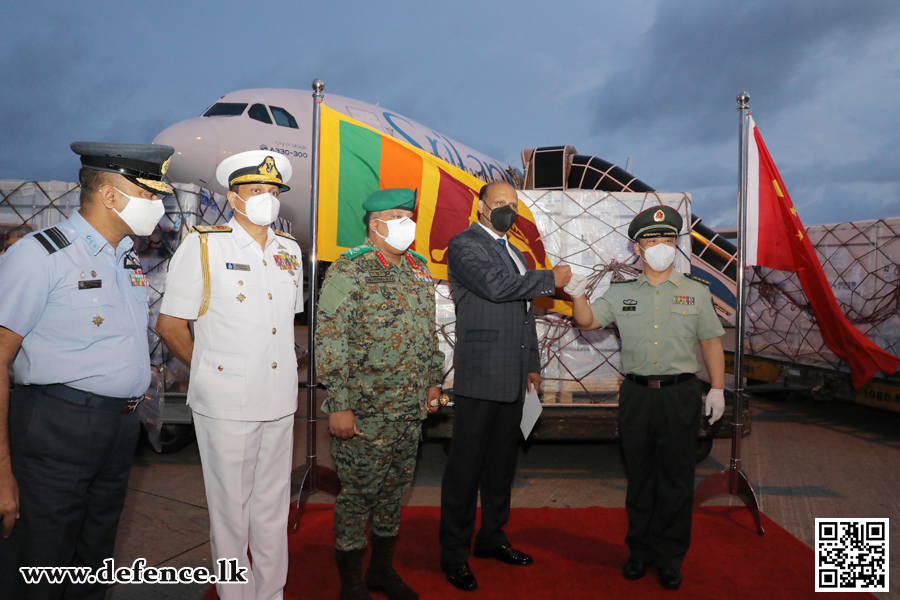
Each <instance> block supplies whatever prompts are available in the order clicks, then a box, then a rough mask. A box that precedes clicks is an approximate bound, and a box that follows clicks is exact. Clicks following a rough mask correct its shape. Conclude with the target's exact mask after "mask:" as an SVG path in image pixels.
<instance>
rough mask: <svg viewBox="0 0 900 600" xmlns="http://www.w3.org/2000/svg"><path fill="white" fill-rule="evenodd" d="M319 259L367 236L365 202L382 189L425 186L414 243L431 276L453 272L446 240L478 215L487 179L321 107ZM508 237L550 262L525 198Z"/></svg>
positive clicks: (540, 261) (540, 263) (532, 256)
mask: <svg viewBox="0 0 900 600" xmlns="http://www.w3.org/2000/svg"><path fill="white" fill-rule="evenodd" d="M319 148H320V152H321V160H320V164H319V221H318V231H319V234H318V240H317V241H318V258H319V260H324V261H329V262H331V261H334V260H336V259H337V257H338V256H339V255H340V254H341V252H344V251H345V250H347V249H348V248H352V247H354V246H358V245H360V244H362V243H363V241H364V240H365V239H366V231H365V227H364V226H363V221H362V219H363V215H364V214H365V212H364V211H363V209H362V203H363V201H365V199H366V198H367V197H368V196H369V194H371V193H372V192H374V191H376V190H379V189H387V188H397V187H405V188H410V189H414V190H415V189H418V190H419V205H418V207H417V209H416V215H415V216H414V219H415V221H416V241H415V243H414V245H413V249H415V250H416V251H417V252H419V253H420V254H422V255H423V256H425V257H426V258H427V259H428V262H429V267H430V269H431V275H432V277H434V278H436V279H447V246H448V244H449V242H450V238H452V237H453V236H454V235H456V234H457V233H459V232H461V231H463V230H464V229H466V228H467V227H468V226H469V224H470V223H472V222H474V221H475V220H476V219H477V214H476V200H477V199H478V190H480V189H481V186H482V185H484V182H483V181H481V180H480V179H478V178H477V177H474V176H472V175H469V174H468V173H466V172H465V171H463V170H461V169H458V168H456V167H454V166H452V165H450V164H448V163H446V162H444V161H442V160H441V159H439V158H437V157H435V156H433V155H431V154H429V153H428V152H425V151H424V150H421V149H419V148H416V147H414V146H412V145H411V144H407V143H405V142H401V141H400V140H397V139H394V138H392V137H390V136H387V135H384V134H382V133H381V132H379V131H377V130H375V129H373V128H371V127H369V126H367V125H364V124H363V123H360V122H359V121H356V120H354V119H351V118H350V117H347V116H345V115H343V114H341V113H339V112H337V111H335V110H332V109H330V108H328V107H327V106H324V105H323V106H322V121H321V138H320V145H319ZM509 239H510V241H511V242H512V243H513V244H514V245H515V246H516V247H517V248H519V250H521V251H522V253H523V254H525V257H526V258H527V259H528V265H529V267H530V268H532V269H549V268H550V267H551V265H550V262H549V261H548V259H547V254H546V252H545V251H544V244H543V243H542V242H541V236H540V233H538V229H537V226H536V225H535V222H534V216H532V214H531V211H530V210H528V207H527V206H525V205H524V204H523V203H521V202H520V203H519V218H518V219H516V223H515V225H514V226H513V228H512V229H511V230H510V232H509Z"/></svg>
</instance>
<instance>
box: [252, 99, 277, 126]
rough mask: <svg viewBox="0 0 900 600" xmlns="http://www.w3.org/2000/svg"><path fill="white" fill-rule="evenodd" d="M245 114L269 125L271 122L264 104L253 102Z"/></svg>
mask: <svg viewBox="0 0 900 600" xmlns="http://www.w3.org/2000/svg"><path fill="white" fill-rule="evenodd" d="M247 115H249V117H250V118H251V119H255V120H256V121H260V122H262V123H268V124H269V125H271V124H272V119H271V118H269V111H267V110H266V107H265V105H264V104H254V105H253V106H251V107H250V112H248V113H247Z"/></svg>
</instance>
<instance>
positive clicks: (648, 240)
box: [566, 206, 725, 589]
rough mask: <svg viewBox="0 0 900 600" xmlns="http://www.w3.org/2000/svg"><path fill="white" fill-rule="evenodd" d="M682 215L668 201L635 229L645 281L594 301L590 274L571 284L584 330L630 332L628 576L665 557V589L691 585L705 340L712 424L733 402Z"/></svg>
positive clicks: (622, 405)
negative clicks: (682, 260)
mask: <svg viewBox="0 0 900 600" xmlns="http://www.w3.org/2000/svg"><path fill="white" fill-rule="evenodd" d="M682 225H683V220H682V218H681V215H679V214H678V212H677V211H676V210H674V209H672V208H669V207H668V206H655V207H653V208H650V209H647V210H645V211H643V212H641V213H640V214H638V215H637V216H636V217H635V218H634V219H633V220H632V222H631V225H630V226H629V228H628V237H630V238H631V239H633V240H635V244H634V251H635V253H636V254H638V255H639V256H640V257H641V259H643V261H644V272H643V273H641V275H640V276H639V277H638V278H637V279H630V280H627V281H620V282H612V285H610V286H609V290H607V292H606V293H605V294H603V296H602V297H601V298H598V299H597V300H595V301H594V303H593V304H591V305H588V303H587V300H585V298H584V289H585V285H584V284H585V282H584V277H583V276H580V275H578V276H576V275H573V276H572V281H570V282H569V285H568V286H566V291H567V292H569V294H570V295H571V296H572V297H573V299H574V301H573V312H574V316H575V320H576V321H577V323H578V327H579V328H580V329H585V330H588V329H597V328H599V327H602V326H604V325H606V324H609V323H613V322H614V323H615V324H616V325H617V326H618V328H619V334H620V335H621V337H622V370H623V371H624V372H625V373H626V375H625V381H623V382H622V387H621V388H620V389H619V431H620V435H621V438H622V451H623V454H624V457H625V469H626V473H627V476H628V488H627V491H626V495H625V508H626V511H627V513H628V534H627V535H626V536H625V543H626V544H628V547H629V549H630V556H629V558H628V561H627V562H626V563H625V566H624V568H623V569H622V574H623V575H624V577H625V578H626V579H640V578H641V577H643V576H644V574H645V573H646V570H647V566H648V564H650V563H656V566H657V569H658V571H657V577H658V579H659V582H660V583H661V584H662V586H663V587H665V588H668V589H678V587H679V586H680V585H681V562H682V560H683V559H684V555H685V553H687V550H688V546H689V545H690V542H691V511H692V509H693V496H694V465H695V462H696V448H697V434H698V430H699V426H700V410H701V404H702V388H701V384H700V381H699V380H698V379H697V377H696V376H695V373H697V372H698V371H699V370H700V365H699V363H698V362H697V353H696V348H697V344H698V343H699V345H700V350H701V352H702V354H703V362H705V363H706V370H707V371H708V373H709V377H710V381H711V383H712V389H711V390H710V391H709V393H708V394H707V396H706V407H705V410H704V412H705V413H706V414H709V415H710V419H709V420H710V423H712V422H715V421H716V420H718V419H719V417H721V416H722V412H723V411H724V408H725V400H724V395H723V390H724V384H725V357H724V355H723V353H722V342H721V340H720V339H719V338H720V336H721V335H722V334H724V333H725V332H724V330H723V329H722V325H721V324H720V323H719V318H718V316H716V311H715V308H714V307H713V302H712V297H711V296H710V293H709V283H708V282H706V281H703V280H702V279H697V278H695V277H693V276H691V275H687V274H684V273H678V272H677V271H674V270H673V268H672V264H673V261H674V259H675V253H676V251H677V250H676V246H675V240H676V239H677V236H678V234H679V233H680V232H681V228H682Z"/></svg>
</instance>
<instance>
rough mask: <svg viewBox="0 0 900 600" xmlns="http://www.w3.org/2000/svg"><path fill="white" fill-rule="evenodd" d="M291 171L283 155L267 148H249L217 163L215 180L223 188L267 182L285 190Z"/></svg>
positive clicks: (287, 188) (289, 164)
mask: <svg viewBox="0 0 900 600" xmlns="http://www.w3.org/2000/svg"><path fill="white" fill-rule="evenodd" d="M291 171H292V169H291V163H290V161H289V160H288V159H287V158H286V157H285V156H283V155H281V154H278V153H277V152H271V151H269V150H250V151H248V152H241V153H240V154H235V155H234V156H229V157H228V158H226V159H225V160H223V161H222V162H221V163H219V166H218V168H217V169H216V180H217V181H218V182H219V184H221V186H222V187H224V188H225V189H228V188H229V187H230V186H232V185H244V184H247V183H268V184H271V185H277V186H278V187H279V188H280V189H281V191H282V192H286V191H288V190H289V189H291V188H289V187H288V186H286V185H285V182H287V180H288V179H290V178H291Z"/></svg>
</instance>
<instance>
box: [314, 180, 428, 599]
mask: <svg viewBox="0 0 900 600" xmlns="http://www.w3.org/2000/svg"><path fill="white" fill-rule="evenodd" d="M415 208H416V194H415V192H414V191H413V190H409V189H402V188H401V189H386V190H380V191H377V192H375V193H373V194H372V195H371V196H369V197H368V198H367V199H366V201H365V202H364V203H363V209H364V210H365V211H366V213H365V218H364V223H365V226H366V232H367V234H368V239H367V240H366V243H365V245H363V246H359V247H356V248H353V249H352V250H348V251H347V252H345V253H343V254H342V255H341V256H340V258H338V260H336V261H335V262H334V263H333V264H332V265H331V267H329V269H328V272H327V273H326V276H325V282H324V284H323V287H322V295H321V299H320V301H319V308H318V314H317V316H316V322H317V330H316V332H317V333H316V335H317V337H316V360H317V367H318V372H319V376H320V378H321V380H322V383H324V384H325V386H326V387H327V388H328V398H327V399H326V400H325V402H324V403H323V404H322V410H323V411H325V412H326V413H329V418H328V423H329V429H330V431H331V435H332V438H331V454H332V456H333V457H334V461H335V464H336V466H337V473H338V477H339V478H340V480H341V485H342V489H341V493H340V495H339V496H338V497H337V499H336V500H335V507H334V536H335V551H334V554H335V559H336V561H337V565H338V572H339V575H340V579H341V598H342V600H359V599H366V598H369V595H368V594H367V593H366V591H365V589H364V588H363V578H362V566H361V561H362V555H363V553H364V552H365V548H366V535H365V528H366V523H367V522H369V524H370V529H369V531H370V533H371V537H372V559H371V561H370V563H369V568H368V569H367V570H366V576H365V587H366V588H368V589H370V590H373V591H382V592H385V593H386V594H387V595H388V598H390V599H391V600H414V599H416V598H418V594H416V592H415V591H414V590H413V589H412V588H410V587H409V586H407V585H406V584H405V583H404V582H403V580H402V579H401V578H400V576H399V575H398V574H397V572H396V571H395V570H394V567H393V561H392V556H393V550H394V545H395V543H396V541H397V535H398V533H399V531H400V499H401V497H402V496H403V494H404V492H406V490H407V489H409V486H410V484H411V483H412V478H413V473H414V471H415V462H416V452H417V449H418V445H419V438H420V433H421V422H422V420H423V419H424V418H425V415H426V411H427V412H434V411H436V410H437V409H438V398H439V396H440V393H441V383H442V382H443V379H444V378H443V372H442V370H443V366H444V354H443V352H441V351H440V349H439V348H438V338H437V333H436V331H435V320H434V319H435V312H434V311H435V303H434V287H433V284H432V282H431V275H430V273H429V271H428V267H427V265H426V262H427V261H426V260H425V259H424V258H423V257H422V256H421V255H419V254H417V253H416V252H413V251H412V250H408V248H409V246H410V244H412V242H413V240H414V239H415V235H416V224H415V222H414V221H413V220H412V216H413V211H414V210H415Z"/></svg>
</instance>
